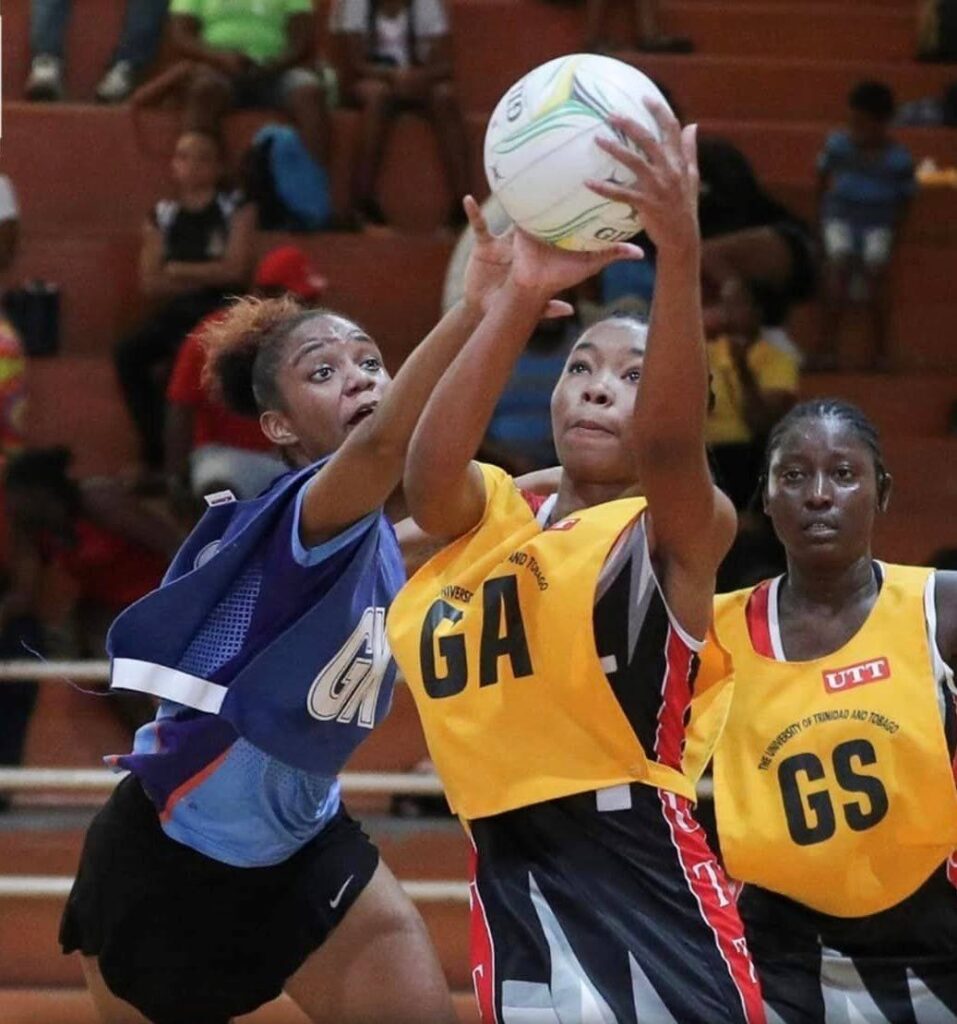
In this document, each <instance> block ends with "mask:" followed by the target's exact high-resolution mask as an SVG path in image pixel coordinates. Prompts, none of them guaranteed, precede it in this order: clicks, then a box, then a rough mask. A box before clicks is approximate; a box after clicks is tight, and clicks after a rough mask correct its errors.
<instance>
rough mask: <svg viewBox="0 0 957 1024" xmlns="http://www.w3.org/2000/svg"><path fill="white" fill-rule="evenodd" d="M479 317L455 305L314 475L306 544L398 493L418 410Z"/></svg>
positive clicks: (305, 514)
mask: <svg viewBox="0 0 957 1024" xmlns="http://www.w3.org/2000/svg"><path fill="white" fill-rule="evenodd" d="M480 319H481V311H480V310H477V309H476V308H475V307H473V306H470V305H468V304H466V303H465V302H461V303H459V304H458V305H456V306H453V307H452V309H450V310H449V312H448V313H446V315H445V316H444V317H443V318H442V319H441V320H440V321H439V323H438V325H437V326H436V327H434V328H433V329H432V331H431V332H430V333H429V335H428V337H426V339H425V340H424V341H423V342H421V343H420V344H419V345H418V347H417V348H416V349H415V350H414V351H413V352H412V354H411V355H410V356H409V357H408V359H406V361H405V363H403V365H402V369H401V370H399V372H398V374H397V375H396V378H395V380H394V381H393V382H392V385H391V387H390V388H389V390H388V391H387V392H386V395H385V397H384V398H383V399H382V402H381V403H380V405H379V407H378V409H376V411H375V414H374V415H373V416H370V417H368V418H367V419H366V420H364V421H363V422H361V423H360V424H359V425H358V426H357V427H356V428H355V430H353V431H352V433H351V434H349V436H348V437H347V438H346V440H345V441H344V442H343V444H342V447H341V448H339V449H338V451H336V453H335V454H334V455H333V456H332V458H331V459H330V460H329V462H328V463H326V465H325V466H324V467H323V468H322V470H321V471H320V472H318V473H317V474H316V475H315V477H314V478H313V480H312V482H311V483H310V485H309V488H308V490H307V491H306V496H305V498H304V499H303V504H302V518H301V520H300V531H301V534H302V541H303V543H304V544H305V545H306V546H309V547H311V546H314V545H316V544H318V543H320V542H321V541H322V540H325V539H326V538H327V537H329V536H331V535H333V534H335V533H338V532H339V531H340V530H342V529H343V528H344V527H346V526H348V525H349V524H350V523H353V522H355V521H356V520H358V519H361V518H362V516H364V515H367V514H368V513H369V512H371V511H373V510H374V509H376V508H378V507H379V506H380V505H382V504H384V502H385V500H386V498H388V497H389V495H390V494H391V493H392V492H393V491H394V490H395V489H396V487H397V486H398V485H399V482H400V481H401V479H402V470H403V467H404V465H405V456H406V451H407V449H408V445H409V439H410V438H411V437H412V431H413V429H414V428H415V424H416V422H417V421H418V418H419V414H420V412H421V411H422V407H423V406H424V405H425V402H426V399H427V398H428V397H429V393H430V392H431V391H432V388H433V387H435V385H436V384H437V382H438V380H439V378H440V377H441V375H442V373H443V371H444V370H445V368H446V367H447V366H448V365H449V363H450V362H451V361H452V359H453V358H454V356H455V354H456V353H457V352H458V351H459V349H460V348H461V347H462V345H463V344H464V343H465V341H466V339H467V338H468V336H469V334H470V333H471V332H472V330H473V329H474V327H475V326H476V324H478V322H479V320H480Z"/></svg>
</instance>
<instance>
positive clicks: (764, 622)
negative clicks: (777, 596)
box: [745, 580, 774, 658]
mask: <svg viewBox="0 0 957 1024" xmlns="http://www.w3.org/2000/svg"><path fill="white" fill-rule="evenodd" d="M770 594H771V581H770V580H765V581H764V582H763V583H759V584H758V585H757V586H756V587H755V588H754V590H753V591H752V592H751V596H750V597H749V598H748V606H747V609H746V610H745V616H746V618H747V620H748V632H749V633H750V634H751V644H752V646H753V647H754V649H755V651H757V653H758V654H762V655H764V657H765V658H773V657H774V646H773V644H772V643H771V619H770V616H769V614H768V611H769V609H768V598H769V597H770Z"/></svg>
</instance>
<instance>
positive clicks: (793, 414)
mask: <svg viewBox="0 0 957 1024" xmlns="http://www.w3.org/2000/svg"><path fill="white" fill-rule="evenodd" d="M824 419H830V420H836V421H838V422H839V423H843V424H844V425H845V426H847V427H849V428H850V429H851V430H853V431H854V433H855V434H856V435H857V437H858V439H859V440H860V441H861V442H862V443H863V444H864V445H865V446H866V447H867V449H868V450H869V451H870V453H871V459H872V461H873V463H874V475H875V476H876V478H877V495H878V503H879V504H880V505H882V506H883V503H884V499H885V496H886V494H887V488H888V486H889V483H890V473H888V471H887V466H886V464H885V462H884V452H883V450H882V449H881V440H880V434H879V433H878V430H877V427H876V426H875V425H874V424H873V422H872V421H871V420H870V419H868V417H867V416H866V415H865V413H864V412H863V411H862V410H861V409H859V408H858V407H857V406H856V405H853V404H852V403H850V402H844V401H842V400H841V399H839V398H812V399H810V400H809V401H807V402H800V403H799V404H798V405H796V406H794V408H793V409H791V411H790V412H788V413H787V414H786V415H785V416H782V417H781V419H779V420H778V422H777V423H776V424H775V425H774V427H773V428H772V430H771V433H770V434H769V435H768V441H767V445H766V447H765V450H764V467H763V469H762V473H761V490H762V491H763V490H764V489H765V487H766V486H767V482H768V475H769V473H770V469H771V459H772V458H773V457H774V453H775V451H776V450H777V449H778V448H779V447H780V445H781V442H782V440H783V439H784V436H785V435H786V434H787V433H788V432H789V431H790V430H791V428H792V427H793V426H795V425H796V424H798V423H802V422H804V421H806V420H824Z"/></svg>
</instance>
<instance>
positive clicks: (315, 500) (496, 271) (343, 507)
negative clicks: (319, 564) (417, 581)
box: [300, 197, 567, 546]
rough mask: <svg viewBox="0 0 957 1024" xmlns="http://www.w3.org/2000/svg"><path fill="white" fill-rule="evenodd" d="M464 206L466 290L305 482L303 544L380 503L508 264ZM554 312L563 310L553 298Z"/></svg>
mask: <svg viewBox="0 0 957 1024" xmlns="http://www.w3.org/2000/svg"><path fill="white" fill-rule="evenodd" d="M465 206H466V212H467V213H468V216H469V220H470V221H471V223H472V225H473V227H476V226H478V227H480V228H482V229H484V230H482V233H481V237H479V238H478V239H477V241H476V245H475V248H474V249H473V251H472V254H471V256H470V258H469V264H468V268H467V269H466V273H465V297H464V298H463V300H462V301H461V302H460V303H458V304H457V305H456V306H453V307H452V309H451V310H449V312H448V313H447V314H446V315H445V316H444V317H443V318H442V319H441V320H440V321H439V323H438V325H437V326H436V327H435V328H434V329H433V330H432V331H431V332H430V334H429V335H428V337H427V338H426V339H425V341H423V342H422V343H421V344H420V345H419V346H418V347H417V348H416V349H415V351H414V352H413V353H412V354H411V355H410V356H409V358H408V359H406V361H405V363H404V364H403V366H402V369H401V370H400V371H399V373H398V374H397V375H396V378H395V380H394V381H393V382H392V386H391V388H390V389H389V391H388V392H387V393H386V396H385V398H384V399H383V400H382V402H381V404H380V405H379V408H378V409H377V410H376V412H375V415H373V416H370V417H368V419H366V420H364V421H363V422H361V423H360V424H359V425H358V426H357V427H356V428H355V430H353V431H352V433H351V434H350V435H349V436H348V437H347V438H346V441H345V442H344V444H343V445H342V447H341V448H340V449H339V450H338V451H337V452H336V453H335V455H333V457H332V458H331V459H330V460H329V462H328V463H327V464H326V465H325V466H324V467H323V469H322V471H321V472H319V473H317V474H316V476H315V478H314V479H313V481H312V483H311V484H310V485H309V488H308V490H307V492H306V497H305V499H304V501H303V508H302V519H301V523H300V528H301V532H302V541H303V543H304V544H306V545H307V546H311V545H314V544H317V543H319V542H320V541H321V540H323V539H325V538H326V537H328V536H330V535H332V534H334V533H337V532H338V531H340V530H341V529H343V527H345V526H347V525H348V524H350V523H353V522H355V521H356V520H357V519H360V518H361V517H362V516H364V515H366V514H367V513H369V512H371V511H372V510H373V509H376V508H378V507H379V506H380V505H382V504H383V503H384V502H385V500H386V498H388V496H389V495H390V494H391V493H392V492H393V491H394V490H395V488H396V487H397V486H398V484H399V482H400V481H401V479H402V471H403V468H404V466H405V459H406V453H407V450H408V447H409V441H410V439H411V437H412V431H413V430H414V429H415V425H416V423H417V422H418V419H419V415H420V413H421V412H422V408H423V406H424V405H425V403H426V401H427V399H428V397H429V395H430V394H431V392H432V390H433V389H434V388H435V387H436V385H437V384H438V381H439V378H440V377H441V376H442V374H443V373H444V372H445V370H446V369H447V367H448V365H449V363H450V362H451V361H452V359H453V358H454V357H455V355H456V354H457V353H458V352H459V350H460V349H461V347H462V346H463V345H464V344H465V342H466V340H467V339H468V337H469V336H470V335H471V333H472V332H473V331H474V330H475V328H476V327H477V326H478V324H479V323H480V322H481V320H482V317H483V314H484V308H485V306H486V304H487V302H488V301H489V296H490V295H492V294H493V293H494V292H495V290H496V289H497V288H498V287H499V285H500V283H501V281H502V279H503V278H504V277H505V274H506V273H507V271H508V262H507V260H504V259H503V256H502V251H501V245H500V243H499V240H497V239H494V238H493V237H492V236H491V235H490V234H489V232H488V230H487V229H485V228H484V221H482V215H481V213H480V211H479V208H478V205H477V204H476V202H475V201H474V200H473V199H472V198H471V197H469V198H468V199H467V200H466V204H465ZM506 248H508V247H506ZM555 312H567V309H566V308H565V307H564V306H563V305H559V307H557V308H556V309H555ZM439 532H440V533H441V531H439Z"/></svg>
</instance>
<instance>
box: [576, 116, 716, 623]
mask: <svg viewBox="0 0 957 1024" xmlns="http://www.w3.org/2000/svg"><path fill="white" fill-rule="evenodd" d="M649 109H651V111H652V113H653V114H654V116H655V119H656V121H657V122H658V126H659V130H660V133H661V141H660V142H659V141H658V140H657V139H656V138H655V137H654V136H653V135H652V134H651V133H650V132H649V131H647V130H646V129H644V128H643V127H642V126H641V125H639V124H638V123H636V122H634V121H631V120H628V119H621V118H616V119H614V122H613V123H614V126H615V127H616V128H617V129H619V130H620V131H622V132H624V133H625V134H626V135H627V136H628V137H630V138H631V139H632V140H633V141H634V142H635V143H636V144H637V145H638V146H640V147H641V149H642V151H643V156H636V155H635V154H633V153H632V152H631V151H630V150H628V149H626V148H625V147H623V146H621V145H619V144H618V143H616V142H611V141H608V142H605V141H603V142H601V143H600V144H601V145H602V148H603V149H605V150H606V151H607V152H609V153H610V154H611V155H613V156H614V157H615V158H616V159H617V160H619V161H620V162H621V163H622V164H624V165H625V166H626V167H627V168H628V169H629V170H630V171H631V172H632V173H633V174H634V175H635V177H636V179H637V181H636V184H635V185H634V186H633V187H623V186H612V185H608V184H605V183H593V186H592V187H593V188H594V191H595V192H597V193H598V194H599V195H603V196H606V197H607V198H612V199H617V200H619V201H621V202H624V203H627V204H628V205H630V206H632V207H634V208H635V209H637V210H638V212H639V213H640V215H641V219H642V223H643V224H644V226H645V229H646V230H647V231H648V233H649V235H650V236H651V237H652V239H654V241H655V243H656V245H657V246H658V264H657V275H656V279H655V297H654V302H653V305H652V313H651V325H650V329H649V336H648V347H647V351H646V353H645V360H644V366H643V368H642V377H641V385H640V389H639V395H638V400H637V401H636V403H635V411H634V415H633V418H632V430H633V439H634V446H635V451H636V453H637V456H638V469H639V475H640V480H641V486H642V490H643V491H644V494H645V497H646V498H647V499H648V506H649V509H650V512H651V520H652V536H653V548H654V554H655V557H656V560H657V561H658V562H659V564H661V565H662V566H663V567H664V570H665V577H666V578H665V590H666V593H667V594H668V597H669V601H670V602H671V603H672V606H673V610H674V611H675V613H676V614H677V615H678V617H679V619H680V620H681V621H682V622H683V623H684V624H685V625H686V628H689V629H695V630H696V631H697V630H698V629H699V628H700V631H701V634H703V631H704V629H705V628H706V626H707V623H708V614H707V610H706V606H707V608H710V593H708V594H707V602H704V601H703V600H701V599H700V595H701V594H702V593H703V592H704V591H705V590H706V589H707V588H711V587H713V583H714V576H715V572H716V570H717V567H718V564H719V563H720V561H721V559H722V558H723V557H724V555H725V554H726V553H727V550H728V548H729V547H730V544H731V540H732V539H733V536H734V530H735V515H734V510H733V508H732V506H731V503H730V501H728V499H727V498H726V497H725V496H724V495H723V494H722V493H721V492H720V491H719V490H717V488H715V486H714V484H713V483H712V480H711V473H710V470H709V468H708V460H707V455H706V450H705V441H704V428H705V419H706V417H707V408H708V360H707V355H706V351H705V341H704V330H703V327H702V312H701V282H700V248H701V240H700V235H699V231H698V217H697V200H698V167H697V157H696V145H695V131H696V129H695V126H689V127H688V128H685V129H684V131H682V130H681V127H680V126H679V124H678V122H677V120H676V119H675V117H674V115H673V114H672V113H671V112H670V111H669V110H667V108H665V107H663V106H661V105H659V104H650V103H649ZM675 605H678V607H675ZM701 634H699V635H701Z"/></svg>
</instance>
